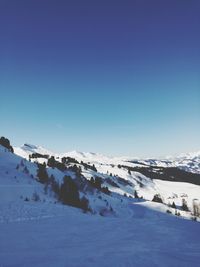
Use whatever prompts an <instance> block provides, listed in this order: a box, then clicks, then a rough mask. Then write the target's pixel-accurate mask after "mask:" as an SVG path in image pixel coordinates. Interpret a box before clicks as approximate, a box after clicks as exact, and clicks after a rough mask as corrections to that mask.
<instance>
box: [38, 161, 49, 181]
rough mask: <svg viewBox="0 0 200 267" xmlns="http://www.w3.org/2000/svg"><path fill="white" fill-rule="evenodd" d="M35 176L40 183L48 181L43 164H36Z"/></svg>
mask: <svg viewBox="0 0 200 267" xmlns="http://www.w3.org/2000/svg"><path fill="white" fill-rule="evenodd" d="M37 177H38V179H39V181H40V182H41V183H42V184H44V183H47V182H48V179H49V177H48V174H47V171H46V167H45V165H44V164H38V171H37Z"/></svg>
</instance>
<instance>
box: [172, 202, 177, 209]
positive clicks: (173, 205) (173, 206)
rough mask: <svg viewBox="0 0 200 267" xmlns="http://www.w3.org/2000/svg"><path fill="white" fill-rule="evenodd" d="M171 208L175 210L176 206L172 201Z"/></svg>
mask: <svg viewBox="0 0 200 267" xmlns="http://www.w3.org/2000/svg"><path fill="white" fill-rule="evenodd" d="M171 207H172V208H173V209H176V204H175V203H174V201H173V203H172V205H171Z"/></svg>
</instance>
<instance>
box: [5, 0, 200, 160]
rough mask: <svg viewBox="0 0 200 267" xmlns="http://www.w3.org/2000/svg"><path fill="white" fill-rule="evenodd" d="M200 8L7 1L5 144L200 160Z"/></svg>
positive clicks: (178, 4)
mask: <svg viewBox="0 0 200 267" xmlns="http://www.w3.org/2000/svg"><path fill="white" fill-rule="evenodd" d="M199 12H200V3H199V1H194V0H191V1H184V0H179V1H178V0H173V1H153V0H152V1H147V0H146V1H145V0H140V1H139V0H138V1H87V0H86V1H76V0H75V1H43V0H40V1H37V0H35V1H32V0H30V1H20V0H19V1H14V0H13V1H12V0H9V1H1V2H0V25H1V27H0V94H1V100H0V120H1V133H0V134H1V135H5V136H7V137H9V138H10V139H11V141H12V143H13V144H15V145H21V144H22V143H24V142H29V143H34V144H40V145H43V146H45V147H47V148H49V149H52V150H54V151H58V152H60V151H62V152H63V151H68V150H80V151H93V152H100V153H104V154H108V155H132V156H141V157H148V156H149V157H153V156H163V155H167V154H177V153H180V152H188V151H195V150H200V138H199V132H200V34H199V32H200V18H199Z"/></svg>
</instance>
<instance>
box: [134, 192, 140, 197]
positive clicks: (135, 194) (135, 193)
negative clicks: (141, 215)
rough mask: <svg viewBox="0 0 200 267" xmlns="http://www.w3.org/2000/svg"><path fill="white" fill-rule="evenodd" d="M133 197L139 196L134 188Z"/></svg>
mask: <svg viewBox="0 0 200 267" xmlns="http://www.w3.org/2000/svg"><path fill="white" fill-rule="evenodd" d="M134 197H135V198H139V196H138V193H137V191H136V190H135V192H134Z"/></svg>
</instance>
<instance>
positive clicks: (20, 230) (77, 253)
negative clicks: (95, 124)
mask: <svg viewBox="0 0 200 267" xmlns="http://www.w3.org/2000/svg"><path fill="white" fill-rule="evenodd" d="M15 152H16V153H17V154H19V155H20V156H22V157H24V158H26V159H28V158H29V155H30V154H31V153H39V154H48V153H49V152H48V151H47V150H46V149H44V148H42V147H38V146H33V145H28V146H27V145H25V147H22V148H20V149H17V148H15ZM47 152H48V153H47ZM49 154H50V153H49ZM50 155H53V154H50ZM20 156H17V155H16V154H12V153H10V152H8V151H7V150H6V149H5V148H3V147H2V146H0V266H2V267H7V266H20V267H21V266H30V267H31V266H34V267H35V266H44V267H45V266H61V267H62V266H70V267H71V266H72V267H73V266H76V267H79V266H80V267H84V266H87V267H90V266H94V267H95V266H97V267H98V266H139V267H140V266H142V267H143V266H144V267H146V266H147V267H149V266H159V267H160V266H161V267H162V266H163V267H165V266H166V267H167V266H170V267H171V266H172V267H173V266H174V267H175V266H176V267H177V266H183V267H184V266H194V267H195V266H199V261H200V254H199V247H200V239H199V235H200V227H199V222H198V221H197V222H194V221H191V213H190V212H184V211H180V212H181V217H177V216H175V215H174V213H175V210H174V209H172V208H169V207H168V206H167V204H168V202H170V203H172V202H173V201H174V202H175V204H176V205H177V208H179V207H180V205H181V204H182V199H183V198H184V199H186V201H187V203H188V206H189V208H190V209H191V208H192V200H193V199H194V198H197V199H199V197H200V186H197V185H193V184H189V183H181V182H168V181H161V180H151V179H149V178H148V177H145V176H144V175H142V174H140V173H139V172H131V173H128V171H127V169H126V168H123V167H122V168H118V167H117V165H118V164H124V162H125V161H124V159H119V158H118V159H117V158H107V157H105V156H103V155H100V154H93V153H81V152H78V153H77V152H73V153H71V154H67V155H66V154H65V156H70V157H73V156H74V157H76V159H77V160H79V162H80V161H81V160H83V161H84V162H87V163H88V162H90V164H95V167H96V168H97V172H95V171H92V170H90V169H87V170H85V169H84V168H83V166H82V174H83V175H84V177H85V178H86V179H90V178H91V177H92V176H93V177H95V176H100V177H101V178H102V179H103V181H104V184H103V185H104V186H108V187H109V190H110V191H111V192H112V194H111V195H106V194H103V193H101V192H98V191H97V190H94V191H93V192H90V193H89V192H81V193H80V194H81V196H82V195H83V194H84V193H85V194H86V196H87V198H88V199H89V201H90V207H91V209H92V210H93V214H91V213H87V214H84V213H83V212H82V211H81V210H80V209H76V208H72V207H69V206H64V205H62V204H61V203H58V201H57V200H56V198H55V197H54V195H53V194H50V193H48V194H45V192H44V186H43V185H42V184H40V183H39V182H38V181H37V179H36V173H37V168H38V167H37V165H36V164H35V163H33V162H29V161H27V160H26V159H23V158H22V157H20ZM127 164H132V163H126V164H124V165H127ZM17 166H18V167H17ZM78 166H81V165H79V164H78ZM16 167H17V168H16ZM25 167H26V168H27V169H28V172H27V171H25ZM47 172H48V174H49V176H50V175H51V174H52V175H54V177H55V179H56V180H57V181H58V182H59V184H61V183H62V179H63V176H64V175H70V176H72V177H73V178H75V177H74V175H75V174H74V173H72V172H70V171H65V172H61V171H59V170H58V169H56V168H54V169H52V168H48V169H47ZM110 173H112V176H110ZM119 178H120V179H124V181H125V183H124V184H123V183H120V182H119V181H120V180H118V179H119ZM107 179H111V181H113V182H115V183H116V184H117V185H118V187H114V186H112V185H111V184H109V183H108V182H107V181H108V180H107ZM126 181H127V182H129V183H131V184H130V185H129V184H126ZM135 190H137V192H138V194H139V195H140V196H143V197H144V199H139V200H137V199H132V198H127V197H124V196H123V195H124V194H125V193H126V194H127V195H128V196H134V192H135ZM35 193H37V195H38V196H39V200H38V201H34V197H33V196H34V194H35ZM157 193H159V194H160V195H161V196H162V198H163V200H164V202H165V203H164V204H159V203H154V202H151V201H150V200H152V198H153V196H154V195H155V194H157ZM26 199H28V201H25V200H26ZM111 207H112V209H113V210H114V211H113V212H109V209H110V208H111ZM167 210H170V211H171V212H172V214H167V213H166V211H167ZM100 213H102V214H104V216H100ZM186 219H187V220H186Z"/></svg>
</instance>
